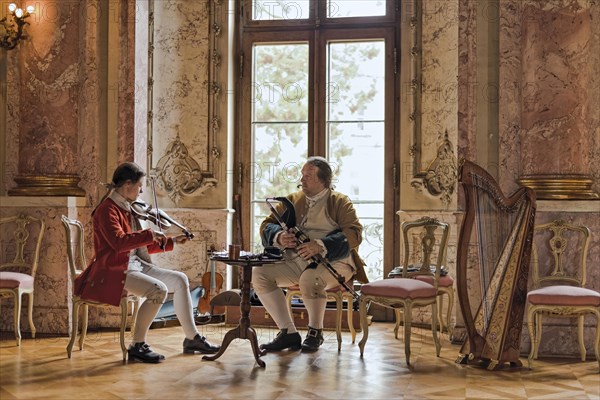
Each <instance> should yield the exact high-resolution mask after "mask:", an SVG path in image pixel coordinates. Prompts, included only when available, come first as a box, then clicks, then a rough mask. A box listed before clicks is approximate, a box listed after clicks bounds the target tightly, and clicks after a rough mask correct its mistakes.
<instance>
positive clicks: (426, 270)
mask: <svg viewBox="0 0 600 400" xmlns="http://www.w3.org/2000/svg"><path fill="white" fill-rule="evenodd" d="M418 228H423V229H425V232H426V233H425V235H423V236H422V238H421V245H422V250H423V262H422V264H421V268H420V269H419V270H417V271H414V272H413V271H409V268H403V270H402V278H389V279H406V278H415V277H417V276H433V286H434V288H435V295H433V296H431V297H426V298H415V299H411V298H409V297H407V298H400V297H385V296H374V295H365V294H361V297H360V302H359V312H360V321H361V329H362V330H363V337H362V339H361V340H360V342H359V343H358V347H359V348H360V355H361V357H362V356H363V353H364V348H365V344H366V342H367V338H368V336H369V326H368V325H369V324H368V316H367V308H368V307H367V306H368V304H369V303H370V302H375V303H377V304H380V305H382V306H384V307H388V308H392V309H394V311H395V313H396V326H395V328H394V334H395V336H396V337H398V328H399V321H400V319H401V314H400V312H401V311H403V312H404V353H405V356H406V363H407V364H408V365H410V334H411V327H412V310H413V309H414V308H418V307H425V306H428V305H431V319H432V323H431V331H432V335H433V341H434V344H435V349H436V355H437V356H438V357H439V355H440V351H441V344H440V340H439V337H438V333H437V326H438V321H437V317H438V309H437V303H438V297H439V292H438V282H439V279H440V272H441V269H442V266H443V262H444V260H445V258H446V254H445V252H446V248H447V244H448V236H449V230H450V229H449V225H448V224H446V223H444V222H440V221H438V220H437V219H435V218H429V217H423V218H420V219H418V220H416V221H405V222H403V223H402V224H401V229H402V236H403V245H404V249H403V254H404V264H403V265H409V262H408V261H409V257H410V246H409V238H410V232H411V231H412V230H413V229H418ZM438 228H439V229H441V231H442V234H441V237H440V239H439V240H440V241H439V245H438V248H439V249H440V251H438V254H437V257H436V263H435V272H433V273H432V272H431V267H430V266H431V265H432V264H431V258H432V256H433V252H432V250H433V247H434V244H435V242H436V237H435V231H436V230H437V229H438ZM367 285H368V284H367Z"/></svg>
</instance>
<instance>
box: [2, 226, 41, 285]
mask: <svg viewBox="0 0 600 400" xmlns="http://www.w3.org/2000/svg"><path fill="white" fill-rule="evenodd" d="M45 230H46V224H45V223H44V220H42V219H39V218H35V217H32V216H30V215H25V214H19V215H15V216H12V217H7V218H2V219H0V234H1V240H0V243H1V246H0V247H1V248H0V254H2V258H1V259H0V270H9V271H14V272H21V273H26V274H29V275H31V276H32V277H33V278H35V273H36V271H37V268H38V260H39V257H40V249H41V247H42V239H43V238H44V232H45Z"/></svg>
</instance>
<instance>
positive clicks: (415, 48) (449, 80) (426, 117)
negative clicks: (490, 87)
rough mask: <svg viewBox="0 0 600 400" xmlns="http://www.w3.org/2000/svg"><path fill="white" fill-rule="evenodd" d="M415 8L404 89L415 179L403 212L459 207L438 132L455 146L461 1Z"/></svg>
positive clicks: (428, 3)
mask: <svg viewBox="0 0 600 400" xmlns="http://www.w3.org/2000/svg"><path fill="white" fill-rule="evenodd" d="M414 6H415V10H416V12H415V14H414V15H413V16H410V17H411V19H410V24H409V28H407V29H406V32H405V33H406V34H407V35H412V37H411V39H410V40H408V41H409V42H410V43H407V44H409V45H410V46H411V48H412V51H411V52H410V54H409V55H408V56H409V57H411V60H410V62H409V65H410V68H411V71H412V73H411V77H410V79H411V82H410V85H407V84H404V85H403V88H404V89H407V88H409V89H410V90H411V92H410V93H409V95H411V97H410V99H411V100H410V101H411V102H412V103H414V109H411V110H410V113H409V115H408V120H409V121H410V124H409V125H408V127H409V129H411V131H410V132H408V135H409V136H410V139H409V140H408V141H407V143H406V144H405V146H406V147H405V149H406V150H405V151H406V155H407V156H408V157H410V169H411V171H410V172H411V173H412V177H411V178H412V179H411V180H410V181H408V182H403V185H404V184H408V185H410V187H408V185H407V187H406V188H404V187H403V188H402V189H410V190H401V191H400V193H401V197H402V199H401V201H402V208H403V209H417V208H418V209H423V208H435V209H439V208H442V207H443V208H449V207H452V206H453V205H454V204H455V203H456V195H455V192H456V191H455V188H454V186H455V184H456V179H455V178H453V173H452V171H451V170H452V169H454V170H455V167H454V168H453V167H451V164H452V159H453V158H455V156H454V155H451V156H449V155H448V154H447V152H445V151H443V150H442V152H441V153H440V150H441V149H443V147H440V145H441V142H443V141H444V139H443V138H440V132H447V139H448V141H449V142H452V143H456V136H457V132H458V123H457V118H456V115H457V113H458V111H459V109H458V94H459V90H458V87H459V82H458V60H457V53H458V47H457V46H458V40H457V32H458V27H459V14H458V12H459V7H458V1H446V2H439V1H422V2H419V1H417V2H415V4H414ZM442 135H443V134H442ZM445 148H448V147H445ZM447 167H450V169H448V168H447ZM404 173H405V172H403V175H404ZM403 193H406V195H404V194H403ZM409 193H410V194H409Z"/></svg>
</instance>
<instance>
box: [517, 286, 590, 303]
mask: <svg viewBox="0 0 600 400" xmlns="http://www.w3.org/2000/svg"><path fill="white" fill-rule="evenodd" d="M527 300H528V301H529V303H530V304H535V305H557V306H591V307H600V293H598V292H596V291H595V290H591V289H586V288H580V287H575V286H566V285H557V286H547V287H545V288H541V289H536V290H532V291H531V292H529V293H528V294H527Z"/></svg>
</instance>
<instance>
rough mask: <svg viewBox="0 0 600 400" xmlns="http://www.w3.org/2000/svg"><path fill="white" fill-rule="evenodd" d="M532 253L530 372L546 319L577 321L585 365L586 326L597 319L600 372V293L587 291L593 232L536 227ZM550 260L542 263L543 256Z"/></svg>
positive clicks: (560, 223)
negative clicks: (591, 318)
mask: <svg viewBox="0 0 600 400" xmlns="http://www.w3.org/2000/svg"><path fill="white" fill-rule="evenodd" d="M534 232H535V237H534V243H533V253H532V269H531V274H532V276H531V278H532V289H533V290H530V291H529V293H528V294H527V301H528V303H529V304H528V307H527V328H528V330H529V337H530V338H531V350H530V352H529V358H528V363H529V368H531V364H532V361H533V359H537V358H538V349H539V346H540V341H541V338H542V315H546V316H551V317H577V333H578V335H577V339H578V343H579V351H580V354H581V361H585V356H586V351H585V345H584V342H583V322H584V317H585V315H586V314H593V315H595V316H596V335H595V340H594V351H595V353H596V360H598V366H599V368H600V354H599V353H598V343H599V342H600V293H598V292H596V291H595V290H592V289H587V288H585V287H584V286H585V281H586V273H587V268H586V259H587V255H588V248H589V242H590V230H589V229H588V228H587V227H585V226H580V225H572V224H568V223H566V222H564V221H553V222H550V223H547V224H543V225H538V226H536V227H535V230H534ZM541 251H547V255H548V257H545V258H544V259H543V262H541V261H540V257H539V255H540V252H541Z"/></svg>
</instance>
